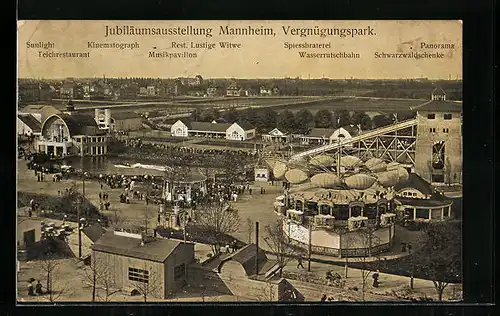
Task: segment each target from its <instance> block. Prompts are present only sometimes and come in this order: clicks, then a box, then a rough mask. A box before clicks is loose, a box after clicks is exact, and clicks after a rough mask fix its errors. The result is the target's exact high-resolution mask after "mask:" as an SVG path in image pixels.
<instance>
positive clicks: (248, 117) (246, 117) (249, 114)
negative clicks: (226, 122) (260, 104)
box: [239, 108, 258, 126]
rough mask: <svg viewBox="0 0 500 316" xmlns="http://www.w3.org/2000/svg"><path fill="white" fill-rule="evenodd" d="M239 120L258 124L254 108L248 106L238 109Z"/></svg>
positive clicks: (254, 124)
mask: <svg viewBox="0 0 500 316" xmlns="http://www.w3.org/2000/svg"><path fill="white" fill-rule="evenodd" d="M239 114H240V117H239V118H240V120H241V121H245V122H248V123H250V124H252V125H253V126H256V125H257V124H258V117H257V113H256V112H255V109H252V108H248V109H244V110H242V111H240V113H239Z"/></svg>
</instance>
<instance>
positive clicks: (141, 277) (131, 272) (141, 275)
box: [128, 267, 149, 283]
mask: <svg viewBox="0 0 500 316" xmlns="http://www.w3.org/2000/svg"><path fill="white" fill-rule="evenodd" d="M128 279H129V280H130V281H138V282H142V283H149V271H147V270H141V269H136V268H130V267H129V268H128Z"/></svg>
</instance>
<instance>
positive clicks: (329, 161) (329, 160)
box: [309, 155, 337, 167]
mask: <svg viewBox="0 0 500 316" xmlns="http://www.w3.org/2000/svg"><path fill="white" fill-rule="evenodd" d="M309 163H310V164H311V165H313V166H318V167H323V166H324V167H331V166H334V165H335V164H336V163H337V162H336V160H335V158H333V157H332V156H329V155H318V156H315V157H312V158H311V160H309Z"/></svg>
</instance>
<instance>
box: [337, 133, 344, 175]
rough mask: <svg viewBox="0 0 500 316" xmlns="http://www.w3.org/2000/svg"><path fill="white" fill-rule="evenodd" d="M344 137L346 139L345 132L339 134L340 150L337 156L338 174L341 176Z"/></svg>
mask: <svg viewBox="0 0 500 316" xmlns="http://www.w3.org/2000/svg"><path fill="white" fill-rule="evenodd" d="M342 139H344V134H339V136H338V140H339V150H338V156H337V176H338V177H339V178H340V158H341V157H342Z"/></svg>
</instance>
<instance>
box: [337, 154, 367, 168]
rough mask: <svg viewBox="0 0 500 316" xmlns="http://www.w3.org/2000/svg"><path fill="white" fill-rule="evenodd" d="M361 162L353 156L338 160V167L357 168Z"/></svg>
mask: <svg viewBox="0 0 500 316" xmlns="http://www.w3.org/2000/svg"><path fill="white" fill-rule="evenodd" d="M362 163H363V161H361V159H359V158H358V157H355V156H344V157H342V158H340V165H341V166H342V167H345V168H354V167H359V166H360V165H361V164H362Z"/></svg>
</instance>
